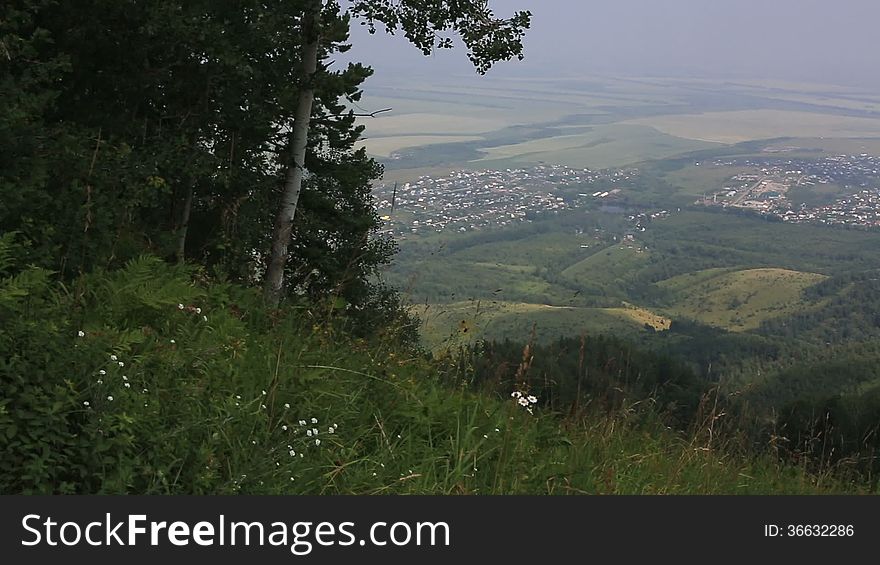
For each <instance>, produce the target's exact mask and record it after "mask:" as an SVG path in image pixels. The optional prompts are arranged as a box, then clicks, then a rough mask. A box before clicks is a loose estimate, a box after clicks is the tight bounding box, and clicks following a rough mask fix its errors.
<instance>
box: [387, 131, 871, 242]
mask: <svg viewBox="0 0 880 565" xmlns="http://www.w3.org/2000/svg"><path fill="white" fill-rule="evenodd" d="M794 151H797V148H777V147H774V148H768V149H767V150H765V152H766V154H767V156H766V157H763V156H762V157H748V158H723V159H715V160H712V161H707V162H703V163H700V162H697V163H694V166H700V167H704V168H706V169H712V168H729V169H734V170H738V171H740V172H737V173H736V174H734V175H732V176H730V177H728V179H727V180H726V181H724V182H723V183H721V184H720V186H707V187H706V192H705V194H704V195H703V196H701V197H700V198H699V199H698V200H697V201H696V202H694V204H695V205H698V206H707V207H720V208H724V209H729V210H731V211H733V210H742V211H750V212H753V213H758V214H761V215H765V216H772V217H776V218H778V219H779V220H781V221H785V222H794V223H808V222H809V223H818V224H826V225H849V226H861V227H877V226H880V158H878V157H874V156H871V155H868V154H859V155H837V156H830V157H823V158H817V159H804V158H794V157H791V158H786V157H785V156H784V154H785V153H787V152H794ZM639 174H640V171H639V170H638V169H635V168H628V169H616V170H615V169H606V170H601V171H595V170H590V169H576V168H571V167H566V166H562V165H540V166H535V167H528V168H516V169H504V170H487V171H471V170H462V171H453V172H451V173H448V174H446V175H444V176H440V177H433V176H423V177H420V178H418V179H417V180H415V181H412V182H407V183H395V184H391V183H386V184H383V185H380V186H378V187H377V188H376V189H375V190H374V196H375V198H376V201H377V206H378V210H379V214H380V216H381V218H382V220H383V221H384V222H385V227H384V229H383V232H384V233H387V234H391V235H394V236H395V237H398V238H401V239H405V238H406V237H408V236H411V235H418V234H423V235H424V234H429V233H432V232H434V233H436V232H450V231H453V232H469V231H474V230H480V229H483V228H487V227H503V226H507V225H511V224H515V223H518V222H523V221H530V220H533V219H535V218H537V217H538V216H539V215H546V214H553V213H558V212H560V211H563V210H572V209H580V208H586V207H590V206H591V205H594V204H595V203H596V202H597V201H603V200H604V201H605V204H606V206H614V205H615V203H616V202H618V201H625V196H626V194H625V191H626V189H625V188H622V187H625V186H627V184H626V181H630V180H633V179H635V178H636V177H637V176H638V175H639ZM668 214H669V211H668V210H659V209H658V210H653V211H645V210H640V211H638V212H636V213H634V214H633V215H631V216H628V218H627V219H628V220H630V221H631V223H632V225H633V230H632V231H633V232H635V233H637V232H640V231H645V229H646V226H647V224H648V223H649V222H650V221H651V220H652V219H656V218H661V217H664V216H666V215H668Z"/></svg>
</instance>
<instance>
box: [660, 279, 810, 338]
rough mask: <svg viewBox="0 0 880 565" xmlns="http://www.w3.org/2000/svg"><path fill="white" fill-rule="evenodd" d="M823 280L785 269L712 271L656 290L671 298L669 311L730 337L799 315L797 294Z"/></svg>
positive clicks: (800, 303) (670, 281) (668, 282)
mask: <svg viewBox="0 0 880 565" xmlns="http://www.w3.org/2000/svg"><path fill="white" fill-rule="evenodd" d="M825 278H826V277H825V276H824V275H817V274H814V273H802V272H799V271H788V270H784V269H746V270H737V271H729V270H725V269H711V270H707V271H702V272H693V273H689V274H687V275H679V276H677V277H674V278H672V279H668V280H666V281H662V282H660V283H659V286H660V287H662V288H665V289H667V290H671V291H673V292H674V298H673V303H672V305H671V306H670V307H669V308H668V311H669V312H670V313H671V315H672V316H673V317H678V316H681V317H684V318H688V319H692V320H697V321H699V322H701V323H704V324H707V325H710V326H716V327H721V328H725V329H728V330H731V331H746V330H754V329H757V328H758V327H759V326H760V325H761V323H762V322H764V321H766V320H769V319H772V318H776V317H780V316H785V315H789V314H794V313H796V312H799V311H802V310H803V309H804V308H805V307H806V306H807V305H806V304H804V301H803V299H802V298H803V297H802V293H803V291H804V289H805V288H807V287H809V286H812V285H814V284H816V283H818V282H820V281H822V280H824V279H825Z"/></svg>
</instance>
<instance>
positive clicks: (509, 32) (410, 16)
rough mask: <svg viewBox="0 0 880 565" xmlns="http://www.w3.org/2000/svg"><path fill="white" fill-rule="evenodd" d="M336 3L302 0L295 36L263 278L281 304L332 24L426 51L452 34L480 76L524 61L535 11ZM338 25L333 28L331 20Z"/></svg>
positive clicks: (427, 2) (384, 1)
mask: <svg viewBox="0 0 880 565" xmlns="http://www.w3.org/2000/svg"><path fill="white" fill-rule="evenodd" d="M339 12H340V6H339V3H338V2H337V1H336V0H328V2H327V3H326V5H325V4H324V2H323V1H322V0H305V3H304V5H303V12H302V15H301V17H300V23H299V29H298V33H299V35H300V36H301V37H302V60H301V70H300V91H299V96H298V101H297V107H296V108H297V109H296V114H295V116H294V123H293V128H292V131H291V141H290V148H291V151H290V161H289V163H288V165H287V171H286V174H285V182H284V190H283V192H282V195H281V200H280V204H279V206H278V208H277V215H276V220H275V225H274V229H273V238H272V246H271V250H270V253H269V257H268V262H267V269H266V273H265V276H264V281H263V289H264V294H265V298H266V302H267V304H268V305H269V306H270V307H277V306H278V304H279V302H280V300H281V296H282V294H283V291H284V272H285V266H286V265H287V260H288V254H289V246H290V239H291V233H292V231H293V223H294V219H295V217H296V212H297V206H298V203H299V198H300V194H301V192H302V187H303V179H304V176H305V170H306V153H307V148H308V137H309V127H310V124H311V118H312V110H313V104H314V99H315V85H316V83H317V81H318V78H319V75H320V74H321V72H322V70H323V69H322V68H321V66H320V62H321V47H322V38H323V35H324V30H325V29H326V28H327V27H329V26H331V25H333V24H335V25H339V24H340V23H342V24H343V25H347V24H348V22H349V18H350V17H351V16H354V17H356V18H360V19H362V20H363V21H364V22H365V23H366V24H367V25H368V26H369V30H370V32H371V33H375V31H376V24H377V23H379V24H382V25H384V26H385V28H386V30H387V31H388V32H389V33H395V32H397V31H402V32H403V34H404V36H405V37H406V38H407V39H408V40H409V41H410V43H412V44H413V45H414V46H416V47H417V48H419V49H420V50H421V51H422V52H423V53H425V54H430V53H431V52H433V50H434V49H447V48H451V47H452V46H453V41H452V38H451V37H449V36H448V35H445V34H447V33H449V32H451V33H452V34H453V35H457V36H458V37H459V38H461V40H462V41H463V43H464V45H465V46H466V48H467V50H468V58H469V59H470V60H471V62H472V63H473V64H474V66H475V68H476V70H477V72H479V73H481V74H483V73H486V72H487V71H488V70H489V69H490V68H491V67H492V65H493V64H494V63H495V62H497V61H502V60H509V59H512V58H514V57H516V58H519V59H522V57H523V54H522V49H523V45H522V38H523V36H524V34H525V31H526V30H527V29H528V27H529V25H530V20H531V14H530V12H527V11H522V12H517V13H516V14H514V16H513V17H511V18H509V19H501V18H496V17H495V16H494V14H493V12H492V11H491V10H490V9H489V7H488V3H487V2H486V0H465V1H460V2H452V1H448V0H394V1H392V0H352V2H351V6H350V8H349V10H348V11H346V12H345V13H344V14H343V15H342V16H341V17H340V16H339ZM331 20H332V22H333V24H331V23H330V22H331Z"/></svg>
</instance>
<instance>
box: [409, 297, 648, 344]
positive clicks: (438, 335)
mask: <svg viewBox="0 0 880 565" xmlns="http://www.w3.org/2000/svg"><path fill="white" fill-rule="evenodd" d="M413 312H414V313H416V314H417V315H418V316H419V317H420V319H421V320H422V328H421V333H422V337H423V340H424V342H425V344H426V345H427V346H429V347H431V348H432V349H434V350H436V351H444V350H447V349H449V348H450V347H453V348H454V347H458V346H459V345H461V344H464V343H474V342H475V341H476V340H479V339H488V340H499V339H504V338H506V337H512V338H516V339H526V338H527V337H528V336H529V335H530V334H531V333H532V330H533V329H534V331H535V338H536V340H537V341H539V342H549V341H553V340H555V339H558V338H560V337H570V336H573V335H580V334H582V333H588V334H592V335H597V334H611V335H619V336H635V335H637V334H638V333H640V332H643V331H644V329H645V328H644V326H645V324H646V323H650V324H652V325H654V324H656V325H658V326H660V325H663V322H661V321H660V320H659V319H658V317H655V316H652V315H651V313H649V312H647V311H645V310H642V309H635V308H625V307H620V308H585V307H575V306H548V305H545V304H534V303H525V302H505V301H498V300H492V301H489V300H487V301H481V300H468V301H462V302H454V303H450V304H432V305H429V306H427V307H426V306H414V307H413Z"/></svg>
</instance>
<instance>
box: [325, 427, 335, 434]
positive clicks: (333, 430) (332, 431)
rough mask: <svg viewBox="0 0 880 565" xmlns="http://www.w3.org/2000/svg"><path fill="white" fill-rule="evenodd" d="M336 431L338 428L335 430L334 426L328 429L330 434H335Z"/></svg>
mask: <svg viewBox="0 0 880 565" xmlns="http://www.w3.org/2000/svg"><path fill="white" fill-rule="evenodd" d="M335 431H336V428H334V427H333V426H330V427H329V428H328V429H327V433H328V434H332V433H334V432H335Z"/></svg>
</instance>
